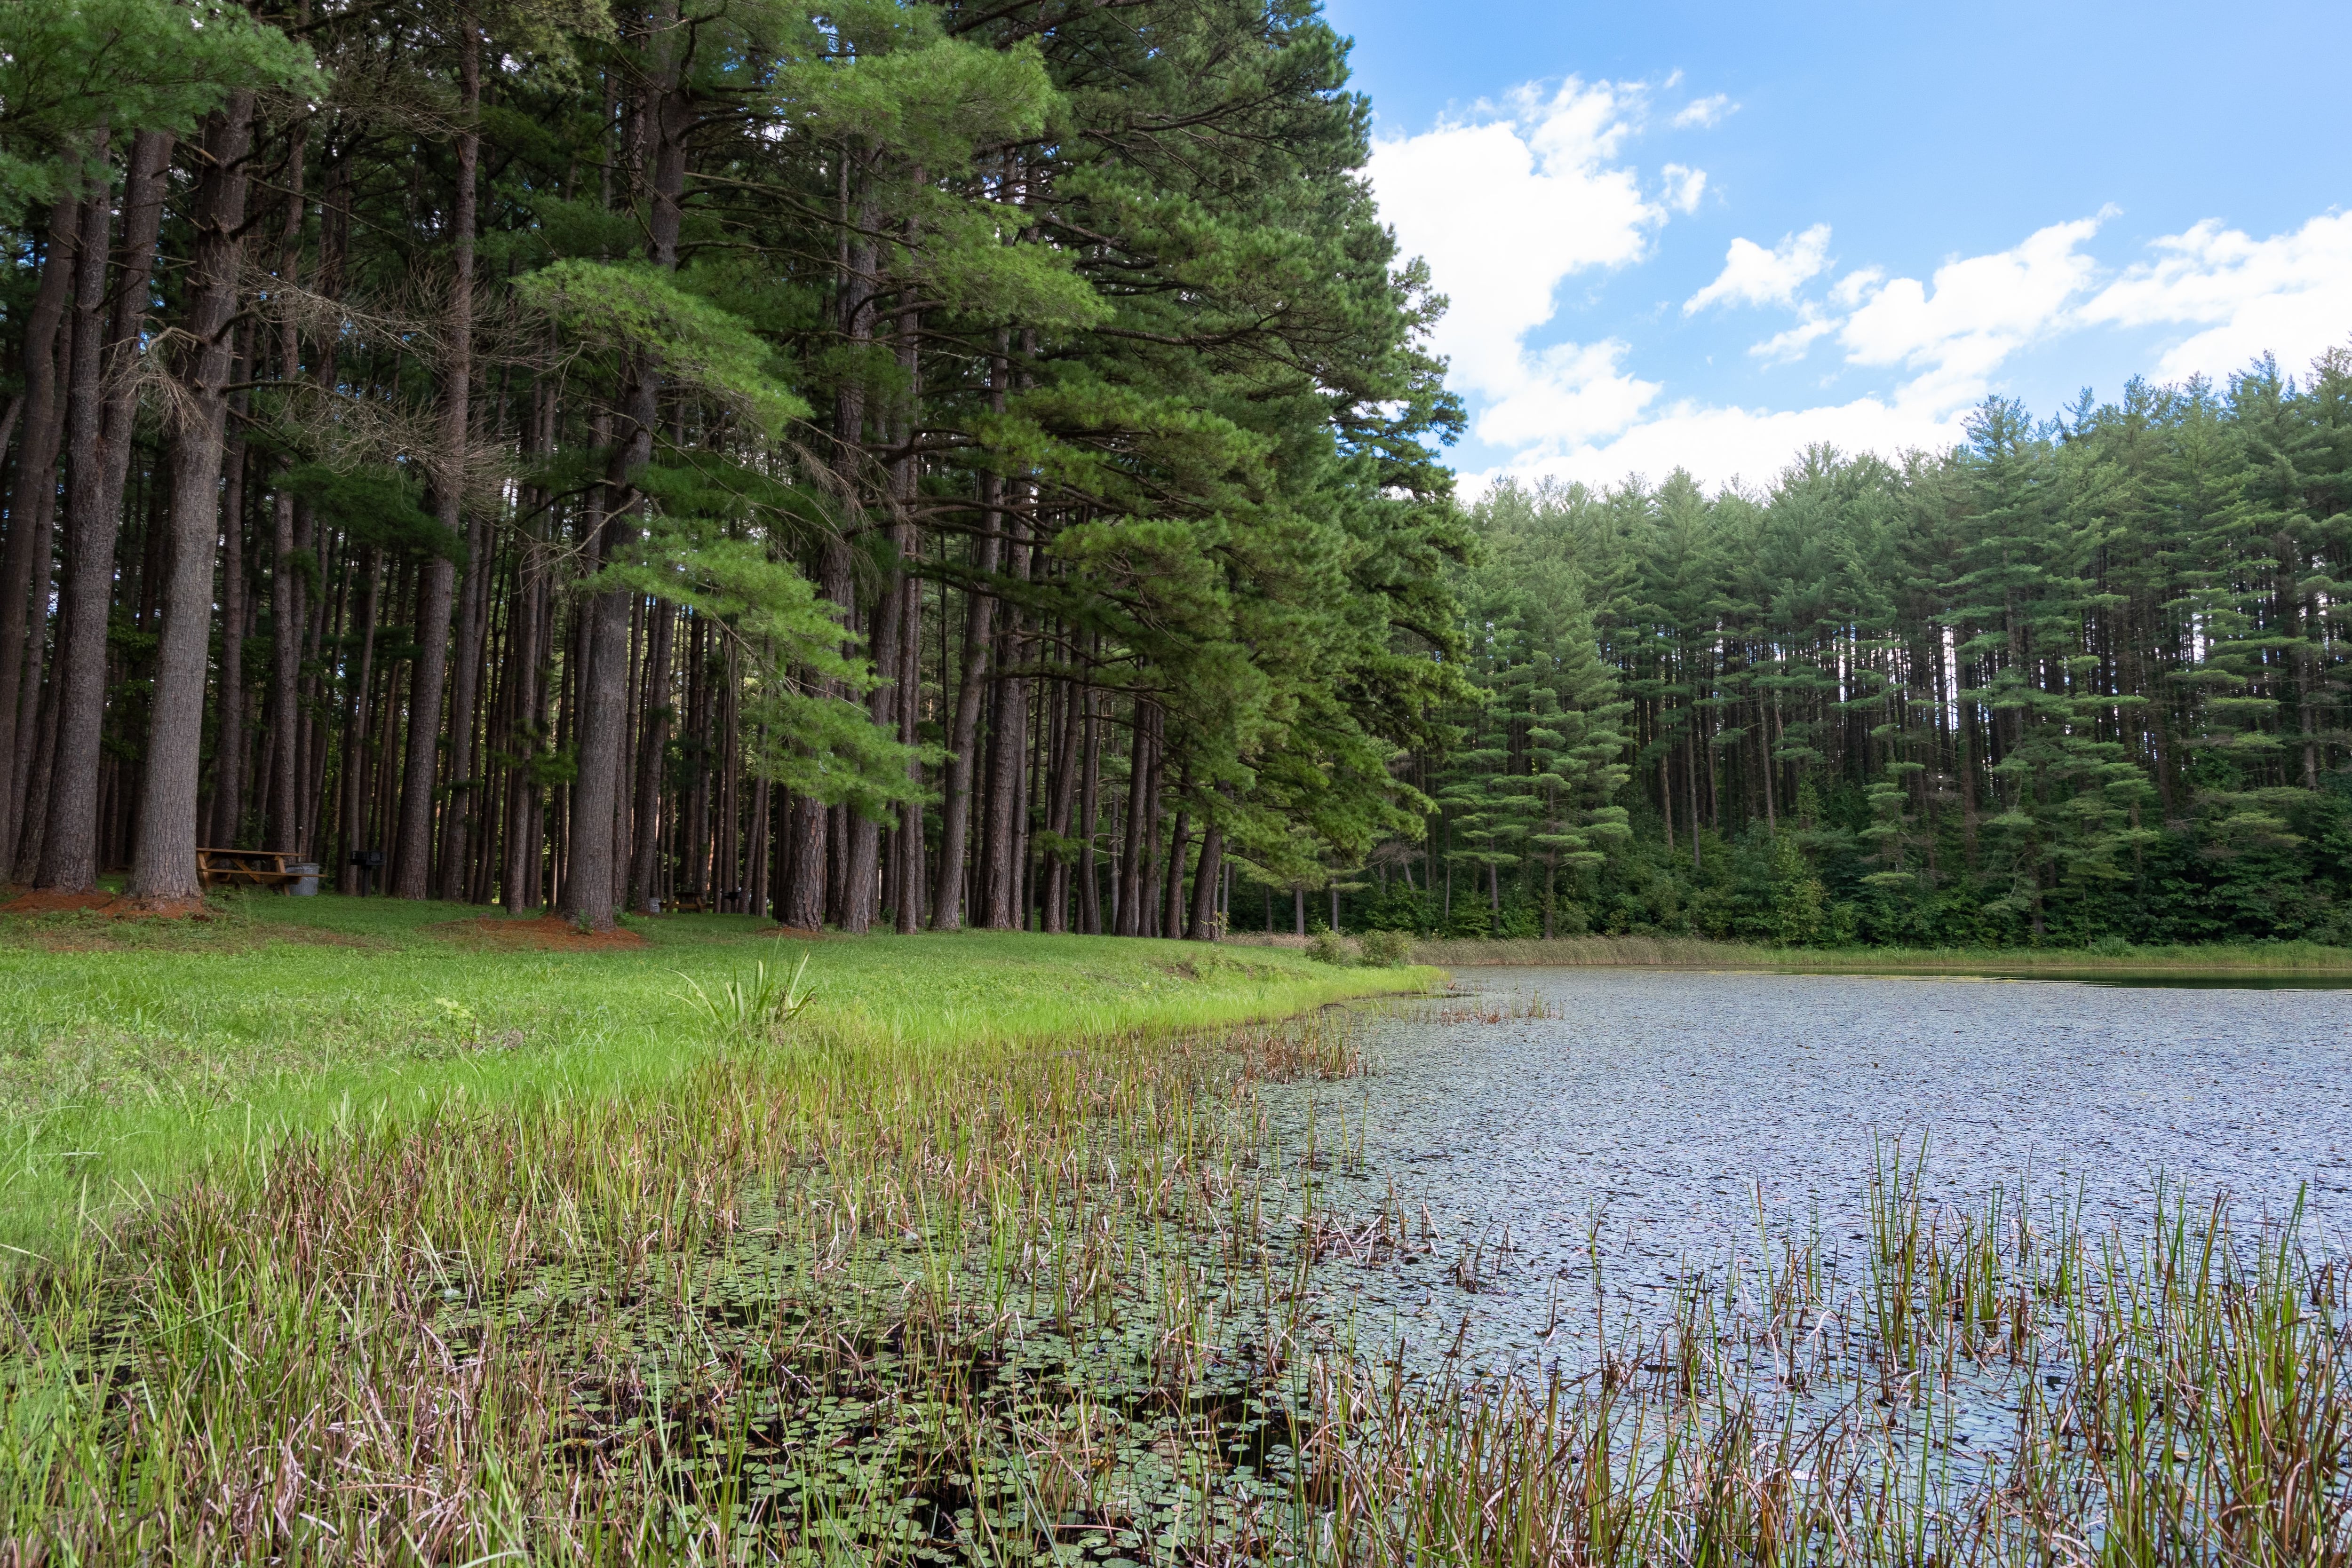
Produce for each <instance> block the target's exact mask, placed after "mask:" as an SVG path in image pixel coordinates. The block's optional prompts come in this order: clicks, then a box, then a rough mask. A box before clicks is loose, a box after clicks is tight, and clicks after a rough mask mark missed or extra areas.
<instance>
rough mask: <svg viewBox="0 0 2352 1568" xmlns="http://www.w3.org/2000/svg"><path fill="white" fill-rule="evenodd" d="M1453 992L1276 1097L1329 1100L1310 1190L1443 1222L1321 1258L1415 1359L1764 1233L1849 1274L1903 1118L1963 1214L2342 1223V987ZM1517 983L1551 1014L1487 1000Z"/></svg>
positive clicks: (1558, 1350) (1613, 1310) (2314, 1234)
mask: <svg viewBox="0 0 2352 1568" xmlns="http://www.w3.org/2000/svg"><path fill="white" fill-rule="evenodd" d="M1463 989H1464V990H1465V992H1466V993H1468V995H1467V996H1466V997H1465V998H1459V999H1455V1000H1453V1001H1451V1002H1441V1003H1437V1004H1433V1006H1432V1007H1430V1008H1429V1009H1427V1010H1426V1012H1425V1014H1424V1016H1421V1017H1413V1016H1405V1017H1400V1018H1396V1019H1387V1020H1383V1021H1382V1022H1381V1023H1380V1024H1378V1025H1377V1026H1375V1029H1374V1031H1373V1034H1374V1039H1375V1041H1376V1043H1375V1045H1374V1047H1373V1059H1374V1061H1375V1062H1376V1063H1377V1065H1376V1067H1375V1070H1374V1071H1373V1073H1372V1074H1371V1076H1370V1077H1369V1078H1366V1079H1361V1080H1356V1081H1350V1082H1341V1083H1325V1084H1318V1085H1315V1086H1312V1087H1293V1088H1288V1089H1278V1090H1275V1091H1271V1092H1269V1093H1268V1095H1267V1100H1268V1102H1269V1104H1270V1108H1271V1109H1270V1114H1271V1116H1272V1119H1273V1124H1274V1126H1275V1129H1276V1132H1277V1133H1278V1134H1279V1136H1280V1137H1281V1139H1282V1141H1283V1143H1284V1144H1285V1145H1286V1148H1287V1149H1289V1150H1292V1151H1294V1152H1295V1151H1297V1149H1298V1148H1300V1147H1301V1146H1302V1145H1304V1144H1305V1143H1306V1142H1307V1139H1308V1137H1309V1136H1310V1129H1309V1126H1308V1122H1309V1118H1310V1117H1311V1118H1312V1122H1313V1125H1312V1129H1311V1136H1312V1139H1313V1141H1314V1143H1315V1145H1317V1146H1318V1148H1319V1149H1321V1150H1324V1151H1328V1155H1329V1157H1327V1158H1324V1159H1320V1160H1318V1161H1316V1162H1313V1166H1311V1169H1312V1170H1313V1173H1314V1174H1312V1175H1309V1176H1300V1177H1299V1178H1297V1179H1299V1180H1302V1181H1310V1182H1312V1183H1313V1186H1314V1190H1313V1193H1312V1195H1311V1200H1312V1202H1314V1203H1315V1204H1317V1205H1318V1206H1320V1207H1323V1208H1325V1209H1326V1210H1328V1211H1330V1212H1332V1213H1335V1214H1339V1215H1347V1214H1351V1213H1352V1214H1359V1215H1360V1214H1364V1213H1369V1212H1373V1211H1376V1210H1378V1209H1380V1208H1381V1207H1382V1206H1384V1205H1385V1206H1388V1207H1389V1208H1390V1209H1391V1212H1394V1211H1397V1210H1402V1212H1404V1213H1405V1214H1408V1215H1410V1216H1411V1217H1412V1222H1413V1224H1414V1225H1415V1226H1416V1227H1419V1226H1422V1225H1423V1223H1424V1221H1423V1216H1424V1214H1425V1215H1426V1224H1427V1226H1428V1228H1429V1229H1430V1230H1431V1231H1432V1232H1433V1234H1434V1235H1435V1236H1436V1237H1438V1238H1439V1240H1438V1242H1437V1243H1436V1244H1435V1245H1434V1246H1433V1248H1432V1249H1430V1250H1429V1252H1428V1254H1427V1255H1426V1256H1424V1257H1423V1258H1421V1259H1419V1260H1408V1261H1406V1262H1403V1263H1402V1264H1395V1265H1389V1266H1384V1267H1382V1268H1380V1269H1369V1268H1368V1269H1362V1270H1349V1269H1347V1268H1345V1267H1344V1266H1341V1267H1340V1268H1339V1269H1338V1270H1334V1271H1333V1272H1332V1273H1330V1274H1328V1275H1327V1291H1328V1292H1329V1296H1328V1300H1329V1301H1330V1303H1331V1304H1333V1305H1337V1306H1339V1307H1341V1308H1343V1309H1344V1310H1345V1311H1347V1312H1349V1313H1350V1314H1351V1316H1352V1318H1353V1320H1354V1322H1355V1323H1356V1325H1357V1332H1358V1334H1359V1337H1360V1341H1370V1342H1374V1343H1381V1342H1385V1343H1391V1344H1397V1343H1402V1346H1403V1349H1404V1351H1405V1354H1406V1356H1407V1358H1408V1360H1413V1361H1418V1360H1421V1359H1422V1358H1423V1357H1424V1356H1427V1355H1431V1354H1442V1353H1443V1352H1444V1351H1445V1350H1447V1349H1449V1348H1451V1349H1453V1350H1454V1351H1456V1352H1459V1353H1460V1354H1465V1355H1468V1356H1470V1357H1471V1358H1473V1361H1474V1363H1475V1364H1482V1365H1490V1366H1491V1365H1496V1364H1506V1363H1507V1364H1516V1365H1517V1366H1519V1367H1522V1368H1526V1367H1528V1366H1530V1365H1531V1364H1536V1365H1540V1364H1560V1363H1561V1361H1562V1358H1563V1357H1565V1358H1566V1359H1567V1360H1568V1361H1570V1362H1571V1363H1572V1362H1573V1361H1574V1360H1575V1359H1576V1358H1577V1357H1576V1349H1577V1344H1578V1342H1579V1341H1580V1339H1585V1340H1589V1339H1590V1338H1591V1337H1592V1333H1594V1332H1595V1325H1596V1323H1597V1322H1606V1321H1609V1320H1612V1319H1619V1318H1622V1319H1626V1320H1629V1321H1638V1320H1642V1319H1644V1318H1650V1319H1653V1321H1654V1313H1655V1312H1658V1311H1670V1310H1671V1302H1672V1297H1673V1291H1674V1287H1675V1283H1676V1282H1677V1281H1682V1280H1685V1279H1687V1278H1688V1277H1690V1275H1691V1274H1692V1273H1693V1272H1694V1271H1704V1272H1706V1273H1707V1274H1709V1275H1710V1276H1715V1277H1720V1275H1721V1273H1722V1271H1723V1270H1725V1269H1726V1267H1727V1266H1728V1265H1730V1264H1732V1263H1733V1262H1734V1260H1739V1259H1742V1258H1745V1259H1748V1260H1751V1261H1752V1260H1755V1259H1756V1258H1757V1257H1759V1255H1760V1254H1761V1253H1762V1252H1764V1251H1765V1250H1766V1249H1767V1247H1766V1244H1765V1243H1764V1242H1762V1241H1761V1240H1759V1235H1760V1234H1767V1235H1769V1236H1771V1237H1772V1238H1773V1239H1772V1241H1771V1242H1770V1244H1769V1246H1770V1249H1772V1250H1775V1251H1777V1250H1778V1249H1779V1248H1780V1244H1781V1240H1782V1239H1785V1238H1788V1237H1790V1236H1794V1237H1795V1238H1797V1239H1799V1240H1800V1241H1802V1240H1804V1239H1813V1238H1817V1239H1818V1240H1819V1243H1820V1246H1821V1249H1822V1253H1823V1255H1824V1256H1825V1257H1826V1258H1828V1259H1829V1260H1831V1261H1832V1263H1834V1264H1836V1265H1837V1266H1838V1267H1839V1268H1840V1269H1841V1270H1842V1271H1843V1272H1845V1273H1846V1274H1847V1275H1848V1277H1852V1276H1853V1273H1854V1272H1855V1271H1856V1270H1858V1269H1859V1267H1860V1263H1859V1260H1860V1259H1861V1258H1862V1257H1863V1256H1864V1246H1863V1241H1864V1236H1865V1234H1866V1232H1867V1228H1868V1213H1869V1208H1868V1198H1867V1194H1868V1189H1869V1182H1870V1177H1871V1174H1872V1171H1873V1162H1874V1157H1876V1156H1874V1146H1875V1147H1876V1148H1879V1149H1882V1150H1883V1149H1884V1148H1885V1147H1886V1146H1888V1145H1891V1144H1892V1143H1893V1142H1894V1141H1895V1140H1901V1141H1902V1145H1903V1147H1904V1148H1905V1149H1906V1151H1908V1152H1910V1153H1913V1154H1916V1151H1917V1149H1918V1147H1919V1145H1920V1141H1921V1140H1922V1139H1923V1138H1924V1139H1925V1140H1926V1141H1927V1149H1928V1152H1927V1166H1926V1177H1925V1180H1924V1181H1923V1182H1922V1184H1921V1186H1922V1190H1923V1192H1924V1193H1925V1194H1926V1196H1927V1197H1928V1199H1929V1200H1930V1202H1931V1203H1936V1204H1946V1205H1950V1206H1953V1207H1954V1209H1955V1210H1956V1211H1957V1210H1958V1209H1963V1208H1966V1209H1973V1208H1976V1207H1979V1206H1980V1205H1981V1204H1982V1203H1983V1202H1984V1201H1985V1199H1986V1198H1987V1197H1990V1195H1991V1194H1992V1193H1993V1192H1994V1191H1995V1190H1996V1189H2007V1190H2009V1191H2011V1192H2018V1191H2023V1192H2025V1193H2028V1194H2031V1195H2032V1196H2033V1197H2034V1199H2035V1209H2034V1212H2035V1213H2036V1214H2037V1215H2040V1216H2042V1219H2041V1221H2040V1222H2041V1223H2047V1224H2053V1225H2055V1224H2062V1223H2068V1222H2072V1223H2076V1224H2079V1225H2080V1226H2081V1227H2082V1228H2083V1229H2084V1230H2085V1231H2087V1232H2089V1233H2091V1234H2093V1235H2097V1234H2100V1233H2103V1232H2107V1231H2110V1230H2113V1231H2116V1232H2118V1233H2119V1234H2121V1235H2123V1236H2125V1237H2126V1239H2131V1238H2136V1237H2138V1236H2144V1235H2145V1234H2146V1233H2147V1226H2148V1222H2149V1220H2150V1218H2152V1216H2153V1213H2154V1207H2155V1204H2156V1201H2157V1197H2158V1190H2159V1186H2161V1188H2162V1190H2163V1191H2165V1192H2166V1193H2167V1194H2169V1195H2176V1196H2177V1195H2180V1194H2186V1195H2187V1196H2188V1197H2189V1199H2190V1200H2191V1201H2192V1202H2193V1203H2195V1204H2197V1205H2200V1206H2201V1205H2203V1204H2206V1203H2208V1202H2210V1200H2211V1198H2212V1197H2214V1196H2215V1195H2216V1194H2217V1193H2218V1194H2223V1195H2226V1196H2227V1197H2228V1199H2229V1201H2230V1203H2231V1212H2232V1213H2233V1215H2234V1216H2235V1217H2236V1218H2237V1220H2238V1222H2239V1223H2240V1225H2241V1226H2242V1228H2245V1229H2247V1230H2252V1229H2253V1228H2255V1227H2256V1225H2257V1223H2258V1222H2259V1221H2260V1220H2261V1219H2262V1218H2263V1216H2265V1215H2268V1216H2273V1217H2284V1216H2286V1215H2288V1214H2289V1213H2291V1212H2292V1211H2293V1209H2294V1205H2295V1204H2296V1203H2297V1201H2298V1199H2299V1198H2300V1200H2301V1201H2302V1202H2303V1204H2304V1220H2303V1240H2304V1244H2305V1247H2306V1248H2307V1249H2310V1250H2312V1251H2314V1252H2319V1251H2330V1252H2336V1253H2339V1254H2340V1253H2343V1252H2344V1251H2345V1250H2346V1249H2347V1238H2352V993H2346V992H2343V991H2333V990H2281V989H2270V988H2197V989H2174V988H2132V987H2120V986H2113V985H2100V984H2084V983H2081V982H2074V981H2053V980H2010V979H1968V978H1951V977H1937V978H1911V977H1875V976H1873V977H1857V976H1844V975H1766V974H1708V973H1694V972H1688V971H1658V970H1607V969H1513V970H1492V971H1485V972H1482V973H1478V974H1476V975H1475V976H1474V977H1470V978H1468V979H1467V980H1466V981H1465V985H1464V987H1463ZM1498 1004H1499V1005H1500V1008H1501V1010H1503V1011H1505V1012H1507V1013H1511V1012H1517V1013H1525V1012H1527V1011H1529V1010H1538V1011H1540V1012H1542V1013H1544V1014H1547V1015H1549V1016H1542V1017H1507V1018H1506V1019H1504V1020H1503V1021H1500V1022H1487V1021H1484V1020H1483V1019H1477V1020H1475V1021H1472V1020H1470V1019H1469V1018H1468V1015H1471V1014H1473V1013H1475V1012H1482V1011H1492V1010H1494V1009H1496V1006H1497V1005H1498ZM1449 1015H1450V1019H1449ZM1874 1140H1876V1144H1875V1145H1874ZM2062 1209H2063V1211H2064V1212H2063V1213H2062V1212H2061V1211H2062ZM2070 1216H2071V1221H2070V1218H2069V1217H2070ZM1759 1221H1760V1223H1759ZM1586 1348H1587V1349H1588V1350H1589V1348H1590V1347H1589V1345H1587V1347H1586Z"/></svg>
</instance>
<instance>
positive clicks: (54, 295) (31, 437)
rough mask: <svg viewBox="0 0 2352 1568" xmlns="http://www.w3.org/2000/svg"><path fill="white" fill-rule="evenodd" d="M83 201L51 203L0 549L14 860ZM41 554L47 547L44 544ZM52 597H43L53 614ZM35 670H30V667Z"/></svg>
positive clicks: (1, 736)
mask: <svg viewBox="0 0 2352 1568" xmlns="http://www.w3.org/2000/svg"><path fill="white" fill-rule="evenodd" d="M80 224H81V204H79V202H76V201H74V200H73V199H71V198H70V197H66V198H61V199H60V200H59V201H58V203H57V204H56V205H55V206H53V207H51V208H50V209H49V227H48V246H47V256H44V257H43V259H42V262H41V282H40V287H38V288H37V289H36V290H35V291H34V295H33V302H32V305H31V308H29V309H28V310H26V315H25V336H24V340H23V342H22V343H21V344H20V345H19V350H20V358H19V374H21V375H22V377H23V378H24V382H25V395H24V402H23V403H22V405H21V408H20V413H19V418H20V420H21V424H20V426H19V428H20V429H21V430H22V432H23V434H21V435H20V436H19V437H18V439H17V444H16V477H15V480H14V482H13V483H12V484H11V486H10V487H9V492H8V543H7V546H6V549H5V550H0V862H5V861H7V860H8V859H10V858H12V857H13V855H14V853H15V851H16V834H17V828H18V823H19V817H18V811H19V808H20V807H21V805H22V803H23V802H22V800H21V798H20V796H19V795H18V793H17V790H16V788H15V787H14V786H15V784H16V779H19V778H20V777H21V776H22V775H23V772H24V769H23V768H21V767H20V766H19V763H18V756H19V747H20V746H23V747H27V748H28V747H29V746H30V743H31V738H32V737H30V736H29V735H26V734H23V733H22V732H23V730H24V729H25V728H26V725H25V723H24V720H25V718H26V716H28V715H29V711H30V708H29V705H27V704H25V703H22V702H20V701H19V700H18V695H17V694H18V692H19V691H20V690H22V689H24V688H26V686H27V685H32V684H37V682H38V680H39V668H40V664H39V659H38V656H37V653H34V652H33V651H32V650H31V649H28V648H27V645H26V644H27V642H28V640H29V629H30V627H31V625H32V619H31V617H32V594H33V577H34V573H35V571H36V570H38V571H39V573H40V574H41V576H42V578H43V580H45V581H46V580H47V575H48V569H49V563H48V561H47V559H40V560H36V559H35V558H34V547H35V546H36V545H42V546H46V545H47V542H48V539H49V523H48V518H49V515H50V512H51V509H52V508H53V507H55V505H56V498H57V489H58V437H59V435H60V434H61V433H62V431H63V428H64V415H65V410H64V407H63V406H62V403H61V402H60V400H59V398H58V340H59V339H60V338H61V337H63V336H64V334H63V333H60V332H59V331H58V324H59V323H60V322H62V321H63V320H64V319H65V314H66V301H67V298H68V295H69V294H70V293H71V292H72V289H73V278H74V259H75V253H76V248H77V239H78V231H79V227H80ZM42 553H43V555H44V556H46V554H47V550H46V549H44V550H43V552H42ZM47 599H48V596H47V594H43V595H42V606H41V609H42V614H43V618H44V620H46V618H47V610H48V603H47ZM28 669H29V670H30V671H31V672H32V674H31V675H30V676H29V678H28V676H27V670H28Z"/></svg>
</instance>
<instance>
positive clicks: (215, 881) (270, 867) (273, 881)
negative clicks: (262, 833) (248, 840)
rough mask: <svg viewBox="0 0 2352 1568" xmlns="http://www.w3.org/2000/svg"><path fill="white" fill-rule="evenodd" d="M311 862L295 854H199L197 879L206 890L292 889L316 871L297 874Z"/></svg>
mask: <svg viewBox="0 0 2352 1568" xmlns="http://www.w3.org/2000/svg"><path fill="white" fill-rule="evenodd" d="M297 865H300V866H306V867H307V866H310V861H309V860H307V859H305V858H304V857H303V855H302V854H301V853H300V852H299V851H295V850H206V849H199V850H198V851H196V875H197V878H198V880H200V881H201V882H203V883H204V884H205V886H206V887H289V886H291V885H292V884H293V883H298V882H299V881H301V880H302V879H303V878H304V877H305V876H316V875H317V874H318V873H317V871H316V870H315V869H312V870H306V871H300V872H298V871H295V870H293V869H291V868H293V867H294V866H297Z"/></svg>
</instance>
